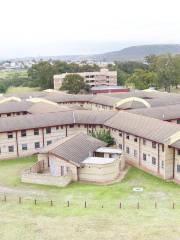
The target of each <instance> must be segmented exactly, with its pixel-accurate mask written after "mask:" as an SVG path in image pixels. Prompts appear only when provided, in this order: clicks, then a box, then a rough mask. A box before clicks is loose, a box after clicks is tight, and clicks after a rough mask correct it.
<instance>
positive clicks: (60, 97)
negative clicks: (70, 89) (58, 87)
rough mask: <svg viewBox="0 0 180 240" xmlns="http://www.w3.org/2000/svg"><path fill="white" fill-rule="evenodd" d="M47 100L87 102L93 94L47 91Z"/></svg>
mask: <svg viewBox="0 0 180 240" xmlns="http://www.w3.org/2000/svg"><path fill="white" fill-rule="evenodd" d="M45 98H46V99H47V100H50V101H53V102H56V103H63V102H88V101H90V100H91V99H92V98H93V96H92V95H83V94H82V95H81V94H77V95H76V94H66V93H61V92H60V93H51V94H50V93H49V94H48V95H47V96H46V97H45Z"/></svg>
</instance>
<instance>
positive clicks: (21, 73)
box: [0, 70, 28, 79]
mask: <svg viewBox="0 0 180 240" xmlns="http://www.w3.org/2000/svg"><path fill="white" fill-rule="evenodd" d="M27 76H28V75H27V70H10V71H8V70H1V71H0V79H13V78H16V77H18V78H26V77H27Z"/></svg>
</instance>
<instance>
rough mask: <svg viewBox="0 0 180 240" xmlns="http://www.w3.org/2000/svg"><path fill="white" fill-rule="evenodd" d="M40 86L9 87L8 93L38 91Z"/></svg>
mask: <svg viewBox="0 0 180 240" xmlns="http://www.w3.org/2000/svg"><path fill="white" fill-rule="evenodd" d="M36 91H39V88H31V87H22V86H21V87H9V88H8V90H7V92H6V93H26V92H36Z"/></svg>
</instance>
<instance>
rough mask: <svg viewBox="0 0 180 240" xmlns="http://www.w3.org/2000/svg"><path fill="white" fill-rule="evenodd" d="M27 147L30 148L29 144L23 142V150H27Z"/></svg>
mask: <svg viewBox="0 0 180 240" xmlns="http://www.w3.org/2000/svg"><path fill="white" fill-rule="evenodd" d="M27 149H28V148H27V144H25V143H24V144H22V150H23V151H26V150H27Z"/></svg>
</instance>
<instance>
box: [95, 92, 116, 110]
mask: <svg viewBox="0 0 180 240" xmlns="http://www.w3.org/2000/svg"><path fill="white" fill-rule="evenodd" d="M118 101H119V98H117V97H113V96H108V95H104V94H99V95H96V96H95V97H93V98H92V99H91V100H90V102H91V103H95V104H102V105H106V106H110V107H113V106H114V105H115V104H116V103H117V102H118Z"/></svg>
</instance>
